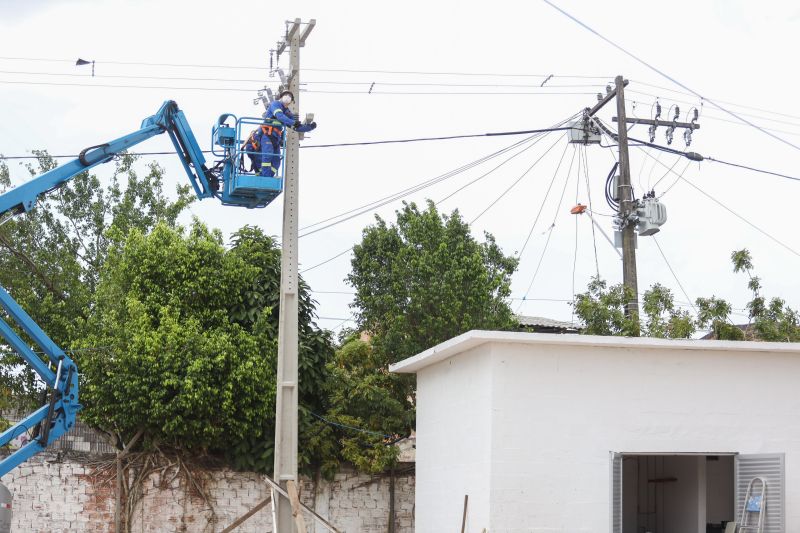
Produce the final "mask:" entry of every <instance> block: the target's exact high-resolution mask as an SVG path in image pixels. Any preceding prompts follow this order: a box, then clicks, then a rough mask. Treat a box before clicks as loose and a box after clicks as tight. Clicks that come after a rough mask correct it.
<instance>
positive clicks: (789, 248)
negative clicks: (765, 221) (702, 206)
mask: <svg viewBox="0 0 800 533" xmlns="http://www.w3.org/2000/svg"><path fill="white" fill-rule="evenodd" d="M680 179H681V180H682V181H684V182H686V183H688V184H689V185H690V186H692V187H693V188H694V189H696V190H697V191H698V192H699V193H701V194H703V195H704V196H706V197H707V198H708V199H709V200H711V201H712V202H714V203H715V204H717V205H719V206H720V207H722V208H723V209H725V210H726V211H728V212H729V213H731V214H732V215H734V216H735V217H736V218H738V219H740V220H741V221H742V222H744V223H746V224H747V225H748V226H750V227H752V228H753V229H755V230H757V231H758V232H759V233H761V234H762V235H764V236H766V237H768V238H769V239H770V240H772V241H774V242H776V243H777V244H780V245H781V246H782V247H784V248H786V249H787V250H789V251H790V252H792V253H793V254H794V255H796V256H797V257H800V253H798V252H797V251H795V250H794V249H792V248H791V247H790V246H789V245H787V244H785V243H783V242H781V241H780V240H778V239H777V238H775V237H773V236H772V235H770V234H769V233H767V232H766V231H764V230H763V229H761V228H759V227H758V226H756V225H755V224H753V223H752V222H750V221H749V220H747V219H746V218H744V217H743V216H742V215H740V214H739V213H737V212H736V211H734V210H733V209H731V208H730V207H728V206H726V205H725V204H723V203H722V202H720V201H719V200H717V199H716V198H714V197H713V196H711V195H710V194H708V193H707V192H705V191H704V190H703V189H701V188H700V187H698V186H697V185H695V184H694V183H692V182H691V181H689V180H688V179H686V178H685V177H683V176H681V177H680Z"/></svg>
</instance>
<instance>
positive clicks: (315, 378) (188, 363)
mask: <svg viewBox="0 0 800 533" xmlns="http://www.w3.org/2000/svg"><path fill="white" fill-rule="evenodd" d="M279 265H280V253H279V251H278V248H277V244H276V243H275V241H274V240H273V239H272V238H270V237H268V236H266V235H264V234H263V233H262V232H261V231H260V230H258V229H255V228H249V227H246V228H243V229H242V230H240V231H239V232H238V233H237V234H236V235H235V236H234V239H233V246H232V247H231V248H230V249H226V248H225V246H223V244H222V237H221V235H220V234H219V233H218V232H213V231H210V230H208V229H207V228H206V227H205V226H204V225H203V224H201V223H200V222H198V221H195V222H194V223H193V225H192V227H191V228H190V230H189V231H188V232H184V231H182V230H180V229H175V228H170V227H169V226H167V225H166V224H160V225H158V226H156V228H155V229H154V230H153V231H152V232H151V233H149V234H147V235H145V234H143V233H142V232H140V231H138V230H134V231H131V232H130V233H129V234H128V236H127V238H125V239H123V240H119V241H118V242H116V243H115V245H114V246H113V247H112V248H111V249H110V252H109V255H108V258H107V260H106V262H105V265H104V267H103V268H102V271H101V277H100V283H99V285H98V290H97V298H96V301H95V305H94V307H93V309H92V314H91V316H90V318H89V326H90V328H89V331H90V333H89V334H88V335H87V336H86V337H85V339H84V340H83V344H84V346H83V347H84V348H87V350H86V351H85V352H84V353H83V355H82V356H81V359H80V363H81V369H82V371H83V375H84V389H83V391H84V392H83V399H84V403H85V404H86V408H85V410H84V415H83V416H84V419H86V420H88V421H90V422H91V423H92V424H93V425H95V426H98V427H101V428H105V429H106V430H107V431H109V432H111V433H113V434H114V435H116V436H118V438H119V440H120V441H121V442H125V441H126V440H127V439H129V438H130V437H131V436H132V435H133V434H135V433H136V432H138V431H139V430H143V431H144V436H145V439H144V440H145V445H146V446H150V447H152V446H156V445H158V446H166V447H169V448H172V449H177V450H182V451H185V452H191V453H210V454H215V455H223V454H224V455H225V456H227V458H228V459H229V460H230V461H231V463H232V464H233V465H234V466H236V467H238V468H242V469H250V470H257V471H262V472H270V471H271V470H272V466H273V437H274V428H275V424H274V419H275V416H274V415H275V389H276V382H275V365H276V360H277V359H276V351H277V319H278V313H277V298H278V286H279V280H280V266H279ZM301 293H302V294H301V312H300V316H301V320H303V321H304V322H303V323H302V325H301V350H300V373H301V378H300V383H301V384H302V386H301V391H300V396H301V398H300V399H301V402H302V403H303V405H304V406H305V407H306V408H307V409H309V410H323V409H325V407H326V403H325V396H324V389H323V384H324V381H325V379H326V373H325V372H326V371H325V368H326V363H327V362H328V360H329V359H330V356H331V355H332V352H333V350H332V347H331V344H330V339H329V337H328V334H326V333H325V332H322V331H320V330H319V329H317V328H316V327H315V326H314V325H313V323H311V319H312V317H313V302H312V300H311V299H310V298H309V296H308V288H307V287H306V286H305V285H302V290H301ZM92 347H94V348H95V349H92ZM320 424H321V422H320ZM309 425H311V426H314V429H317V430H323V429H325V428H324V427H319V426H318V425H317V424H316V423H315V422H311V421H308V420H304V428H306V429H307V426H309ZM303 438H304V440H305V442H304V445H303V446H301V449H302V450H303V452H302V453H301V457H300V461H301V464H302V466H303V467H304V469H305V470H313V469H316V468H318V467H321V466H323V465H325V466H327V467H328V468H330V465H329V463H330V462H331V461H335V457H336V449H335V441H331V439H330V437H328V439H327V440H325V439H323V440H319V439H318V438H317V435H316V434H314V435H312V434H310V432H309V431H304V434H303ZM326 454H328V455H326ZM331 456H333V459H331Z"/></svg>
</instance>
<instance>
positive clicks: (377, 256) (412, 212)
mask: <svg viewBox="0 0 800 533" xmlns="http://www.w3.org/2000/svg"><path fill="white" fill-rule="evenodd" d="M396 215H397V219H396V222H395V223H391V224H390V223H387V222H386V221H385V220H383V219H382V218H380V217H377V218H376V223H375V224H373V225H371V226H369V227H367V228H366V229H365V230H364V231H363V235H362V240H361V243H360V244H358V245H356V246H355V247H354V249H353V259H352V263H351V264H352V272H351V273H350V275H349V276H348V278H347V280H348V282H349V283H350V284H351V285H352V286H353V287H354V288H355V291H356V295H355V299H354V303H353V307H354V308H355V310H356V317H357V329H358V330H359V331H362V332H366V333H367V334H368V336H369V341H367V342H365V341H361V340H358V339H355V338H353V339H349V340H348V342H346V343H345V344H344V345H343V346H342V348H341V349H340V350H339V351H338V352H337V354H336V358H335V360H334V362H333V363H332V364H331V365H330V369H331V373H332V376H333V377H334V379H333V380H332V385H333V387H334V390H333V391H332V393H331V398H332V408H331V410H330V412H329V416H330V417H331V418H332V419H334V420H337V421H339V422H343V423H346V425H348V426H352V427H356V428H361V429H367V430H368V431H370V432H365V431H356V430H350V433H349V434H348V433H347V431H346V430H345V432H344V435H345V436H344V437H343V438H342V440H341V442H342V446H343V452H342V453H343V455H344V456H345V457H346V458H347V459H348V460H350V461H352V462H353V463H355V464H357V465H358V466H359V467H361V468H363V469H366V470H368V471H373V472H374V471H379V470H381V469H382V468H385V467H386V466H388V465H389V464H391V462H392V460H393V459H394V454H395V451H394V448H387V446H386V442H387V439H388V440H391V436H395V435H407V434H408V432H409V431H410V429H411V428H412V426H413V420H414V416H413V413H414V379H413V376H400V375H395V374H390V373H389V372H388V365H389V364H390V363H393V362H397V361H399V360H401V359H404V358H406V357H409V356H411V355H414V354H416V353H418V352H421V351H423V350H425V349H427V348H430V347H431V346H434V345H436V344H438V343H440V342H442V341H444V340H447V339H449V338H451V337H454V336H456V335H459V334H461V333H464V332H466V331H468V330H471V329H508V328H511V327H513V325H514V320H513V315H512V313H511V310H510V308H509V307H508V305H507V303H506V300H507V298H508V296H509V294H510V277H511V274H512V273H513V272H514V270H515V269H516V266H517V260H516V259H514V258H512V257H507V256H505V255H504V254H503V253H502V250H501V249H500V247H499V246H497V244H496V242H495V240H494V238H493V237H492V236H491V235H490V234H486V235H485V242H483V243H480V242H478V241H476V240H475V239H474V238H473V237H472V235H471V234H470V230H469V225H468V224H466V223H465V222H464V221H463V220H462V218H461V216H460V215H459V214H458V211H454V212H453V213H452V214H450V215H446V214H440V213H439V212H438V210H437V209H436V206H435V205H434V204H433V202H428V204H427V207H426V209H424V210H421V209H419V208H418V207H417V206H416V205H415V204H413V203H411V204H405V205H404V206H403V208H402V209H401V210H399V211H398V212H397V214H396Z"/></svg>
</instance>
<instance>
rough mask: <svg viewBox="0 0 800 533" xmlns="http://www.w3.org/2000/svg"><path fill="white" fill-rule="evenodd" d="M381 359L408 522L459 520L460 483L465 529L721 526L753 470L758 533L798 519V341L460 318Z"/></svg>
mask: <svg viewBox="0 0 800 533" xmlns="http://www.w3.org/2000/svg"><path fill="white" fill-rule="evenodd" d="M392 371H394V372H401V373H416V374H417V450H416V459H417V463H416V468H417V485H416V531H417V532H418V533H440V532H443V531H460V527H461V523H462V517H463V516H464V507H465V505H464V500H465V498H464V497H465V495H468V496H469V498H468V503H467V505H466V531H468V532H471V533H482V532H483V531H486V532H487V533H512V532H513V533H516V532H520V533H522V532H526V533H533V532H549V533H552V532H564V533H577V532H597V533H600V532H603V533H606V532H612V533H619V532H622V533H644V532H652V533H706V531H723V527H724V526H723V523H725V522H729V521H733V520H736V521H739V519H740V516H741V509H742V502H743V501H744V499H745V491H746V490H747V486H748V484H749V483H750V481H751V480H752V479H753V478H755V477H762V478H764V479H765V480H766V483H767V495H766V510H765V512H764V518H765V519H766V527H765V528H764V531H765V532H768V533H794V532H800V344H779V343H765V342H726V341H697V340H695V341H665V340H658V339H641V338H640V339H632V338H620V337H593V336H581V335H547V334H537V333H516V332H493V331H470V332H468V333H465V334H463V335H461V336H459V337H456V338H454V339H451V340H449V341H447V342H444V343H442V344H440V345H438V346H435V347H433V348H431V349H429V350H427V351H425V352H423V353H421V354H419V355H416V356H414V357H411V358H409V359H406V360H404V361H401V362H399V363H397V364H396V365H393V367H392ZM757 516H758V513H752V514H750V517H749V518H750V519H751V520H752V519H754V518H757ZM709 524H711V525H709ZM707 527H708V529H707Z"/></svg>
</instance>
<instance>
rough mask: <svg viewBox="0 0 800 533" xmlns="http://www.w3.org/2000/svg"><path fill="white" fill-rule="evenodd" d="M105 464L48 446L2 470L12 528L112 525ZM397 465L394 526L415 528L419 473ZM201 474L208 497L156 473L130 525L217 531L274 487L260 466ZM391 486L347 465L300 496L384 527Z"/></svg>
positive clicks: (407, 532)
mask: <svg viewBox="0 0 800 533" xmlns="http://www.w3.org/2000/svg"><path fill="white" fill-rule="evenodd" d="M106 459H109V458H108V457H107V458H106ZM101 464H102V461H101V458H100V457H99V456H97V455H90V454H79V453H75V452H64V451H61V452H47V453H43V454H40V455H38V456H36V457H34V458H33V459H32V460H30V461H28V462H27V463H24V464H23V465H21V466H19V467H18V468H16V469H14V470H13V471H12V472H10V473H9V474H7V475H6V476H3V478H2V482H3V483H4V484H5V485H6V486H7V487H8V488H9V489H10V490H11V492H12V494H13V495H14V503H13V506H14V507H13V513H14V520H13V528H12V531H20V532H22V531H24V532H31V533H40V532H41V533H45V532H47V533H50V532H64V533H66V532H69V533H73V532H90V531H91V532H97V533H106V532H108V533H111V532H113V529H114V501H115V493H114V487H115V485H114V478H113V471H108V470H102V469H101ZM399 472H400V473H398V474H397V475H396V476H395V498H394V500H395V527H396V529H395V531H396V532H397V533H412V532H413V531H414V474H413V470H409V469H405V470H400V471H399ZM203 474H204V476H205V477H206V481H205V488H204V490H205V493H206V494H207V495H208V496H209V500H210V501H209V502H208V503H207V502H206V501H204V500H203V499H202V498H201V497H199V496H198V495H197V492H196V491H191V490H187V488H186V487H184V486H182V484H181V482H180V480H179V478H176V477H174V476H172V475H169V474H168V475H167V476H166V477H165V479H161V478H160V477H159V475H158V474H155V475H153V476H151V477H150V478H149V479H148V480H147V482H146V483H145V495H144V497H143V498H142V501H141V502H140V505H139V506H138V508H137V510H136V514H135V516H134V520H133V524H134V527H133V531H135V532H137V533H139V532H141V533H155V532H178V531H180V532H186V533H194V532H197V533H200V532H204V533H213V532H219V531H221V530H222V529H224V528H225V527H226V526H227V525H229V524H230V523H231V522H233V521H234V520H235V519H236V518H237V517H239V516H241V515H242V514H244V513H245V512H247V511H248V510H249V509H251V508H252V507H253V506H255V505H256V504H257V503H258V502H260V501H262V500H263V499H264V498H266V497H267V496H268V494H269V486H268V485H267V483H266V482H265V481H264V480H263V478H262V477H261V476H259V475H257V474H253V473H246V472H233V471H231V470H225V469H214V470H206V471H204V472H203ZM389 486H390V479H389V476H380V477H371V476H367V475H364V474H358V473H356V472H354V471H352V470H344V471H342V472H340V473H338V474H337V475H336V477H335V478H334V479H333V480H332V481H324V480H323V481H320V482H319V483H318V484H315V483H314V482H313V481H312V480H309V479H303V481H302V483H301V499H302V500H303V502H304V503H305V504H306V505H308V506H309V507H312V508H314V509H315V510H316V511H317V513H318V514H320V515H322V516H323V517H326V518H327V519H328V520H329V521H330V522H331V523H333V524H334V525H335V526H336V527H338V528H339V529H340V530H342V531H345V532H347V533H350V532H353V533H356V532H358V533H386V532H387V531H388V518H389V492H390V490H389ZM209 504H210V506H209ZM211 508H213V510H214V512H213V513H212V512H211ZM271 523H272V520H271V508H270V507H269V506H267V507H265V508H264V509H262V510H261V511H259V512H258V513H257V514H256V515H255V516H253V517H252V518H250V519H249V520H248V521H247V522H245V523H244V524H243V525H242V526H241V527H240V528H238V529H237V530H236V531H237V532H241V533H250V532H253V533H255V532H259V533H262V532H265V531H272V524H271ZM306 523H307V524H308V526H309V528H308V529H309V533H321V532H324V531H326V529H325V528H324V527H322V526H316V527H315V526H314V523H313V521H312V519H311V517H310V516H308V515H307V516H306Z"/></svg>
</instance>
